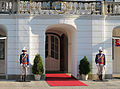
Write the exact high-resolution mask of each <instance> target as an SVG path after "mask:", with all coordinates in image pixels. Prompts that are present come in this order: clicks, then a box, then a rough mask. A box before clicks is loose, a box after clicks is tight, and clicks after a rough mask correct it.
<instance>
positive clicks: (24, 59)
mask: <svg viewBox="0 0 120 89" xmlns="http://www.w3.org/2000/svg"><path fill="white" fill-rule="evenodd" d="M22 52H23V54H21V55H20V65H21V81H26V78H27V70H28V67H29V55H28V54H26V53H25V52H26V50H22Z"/></svg>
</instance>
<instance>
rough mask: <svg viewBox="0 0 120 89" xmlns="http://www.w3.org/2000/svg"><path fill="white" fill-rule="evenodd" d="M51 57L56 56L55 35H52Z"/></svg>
mask: <svg viewBox="0 0 120 89" xmlns="http://www.w3.org/2000/svg"><path fill="white" fill-rule="evenodd" d="M51 57H52V58H54V36H51Z"/></svg>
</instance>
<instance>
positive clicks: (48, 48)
mask: <svg viewBox="0 0 120 89" xmlns="http://www.w3.org/2000/svg"><path fill="white" fill-rule="evenodd" d="M75 32H76V30H75V28H74V27H73V26H72V25H68V24H55V25H51V26H48V28H47V29H46V42H45V43H46V45H45V57H46V59H45V70H46V72H48V73H49V72H52V73H53V72H57V73H63V72H64V73H71V74H72V73H73V75H75V74H76V75H77V65H76V58H75V57H74V56H75V55H73V54H74V53H75V44H76V42H75Z"/></svg>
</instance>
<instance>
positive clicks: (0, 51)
mask: <svg viewBox="0 0 120 89" xmlns="http://www.w3.org/2000/svg"><path fill="white" fill-rule="evenodd" d="M4 57H5V43H4V40H0V60H4Z"/></svg>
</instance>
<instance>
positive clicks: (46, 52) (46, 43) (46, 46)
mask: <svg viewBox="0 0 120 89" xmlns="http://www.w3.org/2000/svg"><path fill="white" fill-rule="evenodd" d="M47 56H48V36H46V42H45V58H46V57H47Z"/></svg>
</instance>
